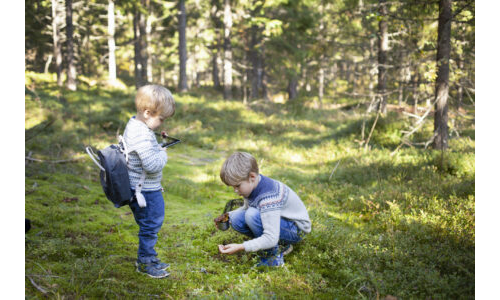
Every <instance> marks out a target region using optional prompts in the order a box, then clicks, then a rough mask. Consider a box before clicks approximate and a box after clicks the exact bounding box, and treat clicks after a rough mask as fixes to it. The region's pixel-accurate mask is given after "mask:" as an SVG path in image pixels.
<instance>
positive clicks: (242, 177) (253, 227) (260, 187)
mask: <svg viewBox="0 0 500 300" xmlns="http://www.w3.org/2000/svg"><path fill="white" fill-rule="evenodd" d="M220 178H221V180H222V182H224V183H225V184H226V185H228V186H231V187H233V188H234V192H235V193H237V194H238V195H240V196H242V197H243V198H244V205H243V206H242V207H240V208H238V209H236V210H234V211H231V212H229V222H230V223H231V227H233V229H234V230H236V231H238V232H240V233H242V234H244V235H247V236H249V237H250V238H252V239H251V240H248V241H245V242H243V244H228V245H219V251H220V252H221V253H224V254H233V253H236V252H238V251H242V250H245V251H246V252H254V251H259V250H260V251H259V256H260V262H259V264H258V266H281V265H283V264H284V260H283V256H284V255H286V254H288V253H290V251H291V250H292V249H293V246H292V244H295V243H297V242H299V241H301V240H302V238H303V236H304V235H305V234H306V233H309V232H311V221H310V220H309V215H308V213H307V210H306V207H305V206H304V203H303V202H302V200H300V198H299V196H297V194H296V193H295V192H294V191H293V190H292V189H290V188H289V187H288V186H286V185H285V184H283V183H282V182H279V181H277V180H274V179H271V178H269V177H266V176H263V175H261V174H259V167H258V165H257V161H256V160H255V158H254V157H253V156H252V155H250V154H249V153H246V152H236V153H233V154H232V155H231V156H230V157H229V158H228V159H227V160H226V161H225V162H224V164H223V165H222V168H221V171H220ZM279 245H281V247H279Z"/></svg>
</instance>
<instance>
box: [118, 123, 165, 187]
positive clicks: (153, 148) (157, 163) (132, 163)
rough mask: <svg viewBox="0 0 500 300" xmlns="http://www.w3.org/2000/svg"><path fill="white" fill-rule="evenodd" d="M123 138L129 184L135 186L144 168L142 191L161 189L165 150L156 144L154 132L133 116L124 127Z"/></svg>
mask: <svg viewBox="0 0 500 300" xmlns="http://www.w3.org/2000/svg"><path fill="white" fill-rule="evenodd" d="M123 139H124V140H125V143H126V144H127V148H128V149H127V150H128V151H129V161H128V175H129V177H130V186H131V187H132V188H135V186H136V185H137V183H138V182H139V180H140V178H141V175H142V170H144V171H146V179H145V181H144V184H143V186H142V191H144V192H152V191H158V190H161V178H162V169H163V167H164V166H165V164H166V163H167V152H166V151H165V150H164V149H163V148H161V146H160V145H159V144H158V141H157V140H156V137H155V134H154V132H153V131H152V130H151V129H149V127H148V126H147V125H146V124H145V123H144V122H142V121H139V120H137V119H136V118H135V116H134V117H132V118H130V120H129V121H128V123H127V126H126V127H125V132H124V133H123Z"/></svg>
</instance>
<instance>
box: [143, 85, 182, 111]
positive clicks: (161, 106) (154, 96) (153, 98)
mask: <svg viewBox="0 0 500 300" xmlns="http://www.w3.org/2000/svg"><path fill="white" fill-rule="evenodd" d="M135 107H136V109H137V114H141V113H143V112H144V111H146V110H149V111H151V113H152V114H153V115H154V116H156V115H158V114H160V115H161V116H162V117H163V118H168V117H171V116H173V115H174V113H175V101H174V97H173V96H172V93H171V92H170V91H169V90H168V89H166V88H164V87H162V86H161V85H156V84H150V85H145V86H142V87H141V88H139V89H138V90H137V95H135Z"/></svg>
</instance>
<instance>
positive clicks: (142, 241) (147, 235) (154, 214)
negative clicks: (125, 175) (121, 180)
mask: <svg viewBox="0 0 500 300" xmlns="http://www.w3.org/2000/svg"><path fill="white" fill-rule="evenodd" d="M132 193H133V194H135V191H132ZM142 194H143V195H144V198H146V207H139V204H137V200H134V201H132V202H130V204H129V206H130V208H131V209H132V212H133V213H134V218H135V222H136V223H137V225H139V249H138V251H137V261H138V262H140V263H145V264H148V263H151V262H152V260H154V259H156V256H158V253H156V251H155V249H154V247H155V245H156V241H157V240H158V231H160V228H161V225H162V224H163V219H164V217H165V203H164V202H163V195H162V193H161V190H159V191H154V192H142Z"/></svg>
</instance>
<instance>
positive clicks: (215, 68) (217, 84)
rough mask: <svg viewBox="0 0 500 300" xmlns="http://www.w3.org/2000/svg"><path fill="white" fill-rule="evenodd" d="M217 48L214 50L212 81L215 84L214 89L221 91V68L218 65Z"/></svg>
mask: <svg viewBox="0 0 500 300" xmlns="http://www.w3.org/2000/svg"><path fill="white" fill-rule="evenodd" d="M217 48H218V47H217ZM217 48H216V49H214V50H212V80H213V82H214V87H215V88H216V89H220V80H219V66H218V65H217V52H218V50H217Z"/></svg>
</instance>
